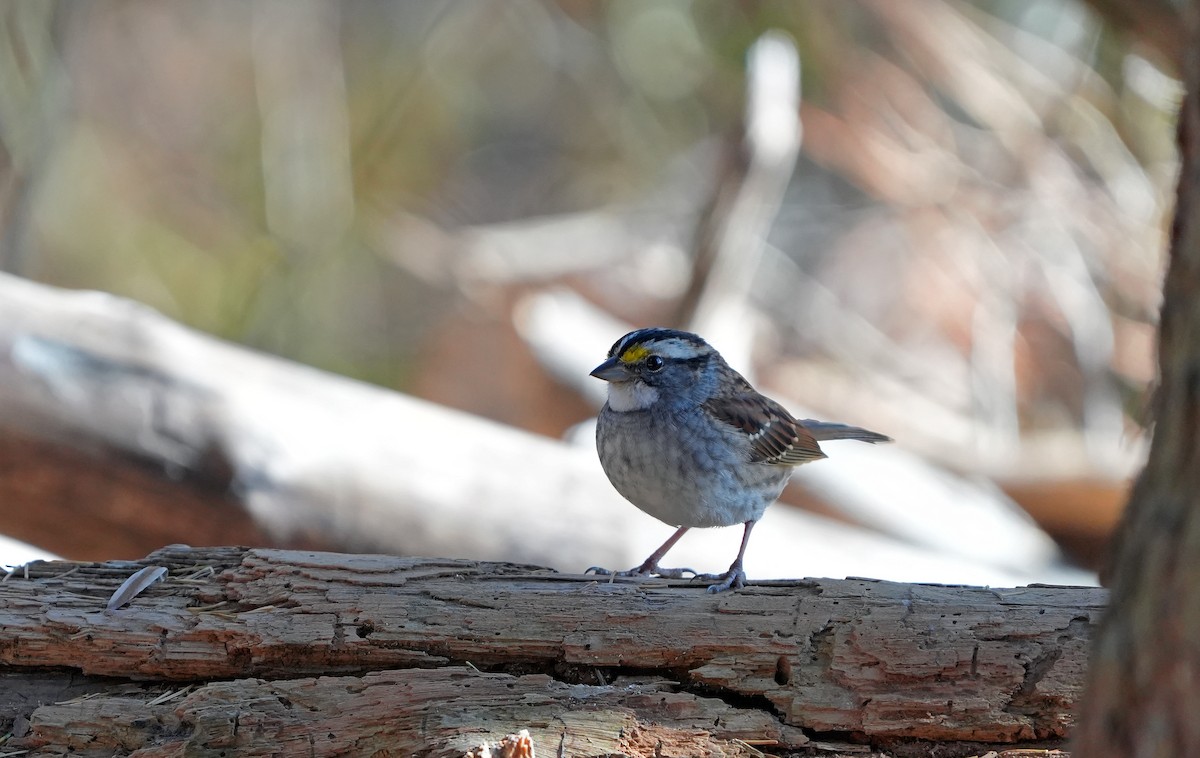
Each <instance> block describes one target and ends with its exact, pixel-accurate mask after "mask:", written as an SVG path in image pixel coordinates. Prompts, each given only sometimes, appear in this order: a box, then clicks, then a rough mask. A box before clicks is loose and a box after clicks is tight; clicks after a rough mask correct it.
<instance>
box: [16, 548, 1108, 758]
mask: <svg viewBox="0 0 1200 758" xmlns="http://www.w3.org/2000/svg"><path fill="white" fill-rule="evenodd" d="M143 566H163V567H165V568H167V569H168V570H169V573H168V575H167V577H166V578H165V579H164V580H163V581H162V582H159V583H157V584H154V585H152V586H150V587H149V588H148V589H146V590H145V591H144V592H143V593H142V594H141V595H139V596H137V597H136V598H134V599H133V601H132V602H131V603H130V604H129V605H128V606H126V607H124V608H118V609H115V610H111V611H106V609H105V606H106V604H107V603H108V600H109V598H110V596H111V595H112V594H113V592H114V591H115V590H116V589H117V587H118V586H119V585H120V584H121V583H122V582H123V581H124V580H125V579H126V578H127V577H128V576H130V575H131V574H133V573H134V572H135V571H136V570H137V569H139V568H141V567H143ZM1105 601H1106V593H1105V591H1104V590H1102V589H1097V588H1067V587H1041V586H1030V587H1022V588H1014V589H992V588H981V587H961V586H957V587H956V586H941V585H916V584H900V583H892V582H879V581H872V580H863V579H849V580H832V579H806V580H802V581H773V582H763V583H754V584H752V585H750V586H749V587H747V588H746V589H745V590H742V591H738V592H730V593H724V594H720V595H710V594H708V593H706V592H705V591H704V588H703V586H702V585H700V584H689V583H688V582H679V581H670V582H668V581H653V580H652V581H642V582H634V581H617V582H611V583H610V582H608V581H607V580H601V579H597V578H596V577H594V576H580V575H570V574H558V573H555V572H553V571H550V570H547V569H542V568H538V567H534V566H521V565H515V564H504V563H480V562H473V561H465V560H445V559H427V558H398V557H393V556H383V555H351V554H337V553H317V552H304V551H286V550H259V549H245V548H188V547H184V546H172V547H169V548H164V549H163V550H160V551H158V552H156V553H153V554H151V555H150V556H149V557H148V558H146V559H145V560H143V561H138V562H128V561H118V562H108V563H72V562H65V561H63V562H40V563H35V564H31V565H30V566H28V567H26V568H25V569H24V570H21V571H18V572H16V573H14V574H13V575H12V576H11V577H10V578H9V579H8V580H7V581H6V582H4V583H2V584H0V664H3V669H0V674H2V676H3V680H2V681H0V685H3V686H0V733H2V732H3V731H5V730H11V732H12V735H13V736H12V738H11V739H10V740H9V741H8V743H7V744H4V745H3V749H13V750H31V751H35V752H38V753H46V754H56V753H65V752H71V753H72V754H73V755H106V756H107V755H111V754H113V753H130V752H136V754H137V755H139V756H157V755H180V754H184V753H186V754H189V755H191V754H210V752H209V751H213V752H212V753H211V754H216V751H228V752H227V753H226V754H228V755H234V754H237V755H260V754H278V753H280V752H281V751H282V752H283V753H284V754H291V753H299V751H300V750H303V751H304V752H305V753H307V754H315V755H331V754H341V753H347V752H352V753H354V754H362V755H371V754H376V755H422V756H426V755H428V756H450V755H456V756H457V755H464V754H466V753H467V752H468V751H469V750H471V749H472V748H473V747H475V746H477V745H479V744H480V743H481V742H484V741H495V740H498V739H500V737H502V736H503V735H506V734H509V733H512V732H516V731H518V730H520V729H528V730H529V732H530V734H531V736H532V740H533V743H534V745H535V746H536V748H537V751H538V752H539V754H541V755H543V756H545V755H572V756H579V755H607V754H614V753H623V754H629V755H706V754H711V755H752V754H755V753H756V751H760V750H771V751H780V752H787V751H795V750H800V749H814V748H826V749H829V750H834V751H835V752H855V751H861V750H863V749H864V747H869V748H870V749H874V750H889V751H893V752H894V753H896V754H910V755H912V754H924V753H926V752H927V751H928V750H930V749H932V746H934V745H936V746H938V748H939V750H940V751H941V752H939V754H940V755H967V754H971V753H974V752H984V749H985V748H988V747H989V746H1009V747H1013V746H1047V745H1049V746H1055V745H1059V744H1061V743H1062V742H1063V741H1064V738H1065V736H1066V734H1067V732H1068V730H1069V728H1070V726H1071V724H1072V717H1071V710H1072V708H1073V707H1074V704H1075V702H1076V701H1077V700H1078V697H1079V694H1080V691H1081V687H1082V682H1083V673H1084V667H1085V664H1086V658H1087V650H1088V647H1089V641H1090V639H1091V636H1092V634H1093V632H1094V629H1095V625H1096V623H1097V621H1098V617H1099V614H1100V612H1101V611H1102V609H1103V607H1104V604H1105ZM656 751H657V752H656Z"/></svg>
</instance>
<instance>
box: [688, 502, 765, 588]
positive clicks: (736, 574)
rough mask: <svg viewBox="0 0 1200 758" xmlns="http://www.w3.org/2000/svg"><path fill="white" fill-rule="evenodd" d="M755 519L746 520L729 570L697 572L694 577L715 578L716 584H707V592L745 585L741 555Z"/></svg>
mask: <svg viewBox="0 0 1200 758" xmlns="http://www.w3.org/2000/svg"><path fill="white" fill-rule="evenodd" d="M756 523H758V522H756V521H753V520H751V521H747V522H746V531H744V532H742V547H741V549H739V550H738V554H737V558H736V559H735V560H734V561H733V563H731V564H730V565H729V570H728V571H726V572H725V573H724V574H698V575H697V576H696V577H695V578H696V579H704V580H709V581H712V580H716V582H717V583H716V584H710V585H709V586H708V591H709V592H724V591H725V590H729V589H734V590H737V589H741V588H742V587H745V586H746V572H745V571H744V570H742V556H744V555H745V554H746V545H747V544H749V542H750V530H751V529H753V528H754V525H755V524H756Z"/></svg>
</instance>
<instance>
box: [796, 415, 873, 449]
mask: <svg viewBox="0 0 1200 758" xmlns="http://www.w3.org/2000/svg"><path fill="white" fill-rule="evenodd" d="M800 423H801V424H803V425H804V428H805V429H807V430H808V431H810V432H812V436H814V437H816V438H817V439H818V440H861V441H862V442H870V443H872V444H875V443H879V442H891V441H892V438H891V437H889V436H887V435H886V434H880V433H878V432H872V431H868V430H866V429H862V428H860V427H857V426H850V425H849V424H838V423H834V422H832V421H817V420H816V419H811V418H806V419H804V420H803V421H801V422H800Z"/></svg>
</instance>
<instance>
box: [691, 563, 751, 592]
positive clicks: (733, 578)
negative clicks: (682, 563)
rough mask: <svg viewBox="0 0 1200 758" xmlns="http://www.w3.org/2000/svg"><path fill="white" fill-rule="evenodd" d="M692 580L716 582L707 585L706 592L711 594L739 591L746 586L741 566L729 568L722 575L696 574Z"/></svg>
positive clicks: (744, 573)
mask: <svg viewBox="0 0 1200 758" xmlns="http://www.w3.org/2000/svg"><path fill="white" fill-rule="evenodd" d="M692 578H693V580H696V581H702V582H716V584H710V585H708V591H709V592H710V593H713V594H716V593H718V592H724V591H725V590H740V589H741V588H742V587H745V586H746V572H745V571H743V570H742V567H741V566H730V567H729V570H728V571H726V572H725V573H724V574H696V575H695V576H694V577H692Z"/></svg>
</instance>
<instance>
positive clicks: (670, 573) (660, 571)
mask: <svg viewBox="0 0 1200 758" xmlns="http://www.w3.org/2000/svg"><path fill="white" fill-rule="evenodd" d="M583 573H585V574H595V575H597V576H612V577H617V576H625V577H633V578H640V577H644V576H658V577H662V578H663V579H687V578H689V575H690V576H691V577H696V576H699V574H697V573H696V572H695V571H693V570H692V569H690V568H659V567H658V565H657V564H649V565H647V564H645V563H643V564H642V565H641V566H638V567H637V568H631V569H629V570H628V571H613V570H612V569H606V568H603V567H601V566H592V567H591V568H589V569H588V570H587V571H584V572H583Z"/></svg>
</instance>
